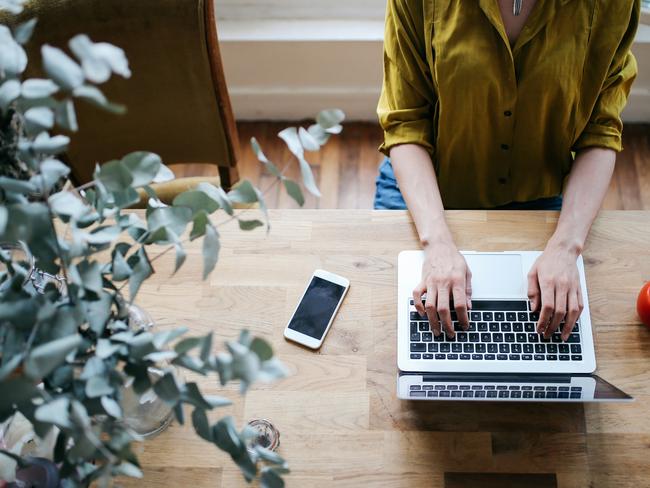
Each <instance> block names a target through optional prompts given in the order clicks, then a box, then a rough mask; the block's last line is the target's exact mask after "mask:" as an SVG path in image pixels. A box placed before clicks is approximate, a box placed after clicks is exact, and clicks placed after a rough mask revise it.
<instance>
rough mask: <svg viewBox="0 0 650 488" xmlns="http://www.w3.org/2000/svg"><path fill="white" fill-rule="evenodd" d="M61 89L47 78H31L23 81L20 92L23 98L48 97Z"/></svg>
mask: <svg viewBox="0 0 650 488" xmlns="http://www.w3.org/2000/svg"><path fill="white" fill-rule="evenodd" d="M58 91H59V86H58V85H57V84H56V83H54V82H53V81H52V80H48V79H47V78H30V79H28V80H25V81H23V84H22V86H21V89H20V93H21V95H22V97H23V98H28V99H36V98H47V97H49V96H50V95H54V94H55V93H56V92H58Z"/></svg>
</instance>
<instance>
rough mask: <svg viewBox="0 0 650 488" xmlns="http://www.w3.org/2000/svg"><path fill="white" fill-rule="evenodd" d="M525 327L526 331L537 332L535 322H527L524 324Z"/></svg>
mask: <svg viewBox="0 0 650 488" xmlns="http://www.w3.org/2000/svg"><path fill="white" fill-rule="evenodd" d="M524 329H526V332H535V324H534V323H532V322H526V323H525V324H524Z"/></svg>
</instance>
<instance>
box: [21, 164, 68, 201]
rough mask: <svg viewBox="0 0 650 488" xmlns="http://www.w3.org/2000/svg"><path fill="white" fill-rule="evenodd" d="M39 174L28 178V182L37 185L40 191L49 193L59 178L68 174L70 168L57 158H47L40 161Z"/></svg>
mask: <svg viewBox="0 0 650 488" xmlns="http://www.w3.org/2000/svg"><path fill="white" fill-rule="evenodd" d="M39 169H40V174H36V175H34V176H32V177H31V178H30V182H31V183H33V184H34V185H35V186H36V187H38V189H39V191H40V192H41V193H49V192H50V191H51V190H52V188H54V186H55V185H56V184H57V183H58V182H59V180H61V178H63V177H66V176H68V174H70V168H69V167H68V166H66V165H65V164H63V163H62V162H61V161H59V160H58V159H54V158H47V159H45V160H43V162H41V165H40V168H39Z"/></svg>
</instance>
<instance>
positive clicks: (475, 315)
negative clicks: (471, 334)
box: [469, 312, 481, 322]
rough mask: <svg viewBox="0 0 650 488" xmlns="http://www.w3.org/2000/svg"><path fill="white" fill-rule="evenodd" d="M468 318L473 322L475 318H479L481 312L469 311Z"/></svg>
mask: <svg viewBox="0 0 650 488" xmlns="http://www.w3.org/2000/svg"><path fill="white" fill-rule="evenodd" d="M469 319H470V320H472V321H474V322H476V321H477V320H481V312H470V313H469Z"/></svg>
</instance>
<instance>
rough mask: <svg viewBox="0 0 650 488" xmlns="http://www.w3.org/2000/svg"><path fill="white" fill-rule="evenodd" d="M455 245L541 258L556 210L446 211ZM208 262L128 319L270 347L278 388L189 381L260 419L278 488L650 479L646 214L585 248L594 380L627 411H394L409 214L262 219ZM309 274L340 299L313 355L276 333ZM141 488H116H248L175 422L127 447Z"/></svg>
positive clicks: (149, 289) (539, 407) (399, 406)
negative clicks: (642, 302)
mask: <svg viewBox="0 0 650 488" xmlns="http://www.w3.org/2000/svg"><path fill="white" fill-rule="evenodd" d="M447 219H448V221H449V225H450V228H451V231H452V233H453V235H454V238H455V240H456V242H457V243H458V245H459V247H461V248H465V249H476V250H484V251H489V250H513V249H521V250H531V249H540V248H541V247H542V246H543V245H544V243H545V242H546V240H547V239H548V238H549V236H550V235H551V233H552V232H553V229H554V226H555V224H556V222H557V214H556V213H552V212H485V211H468V212H463V211H456V212H448V214H447ZM221 235H222V251H221V257H220V262H219V264H218V266H217V269H216V270H215V272H214V273H213V274H212V276H211V277H210V279H209V280H207V281H205V282H202V281H200V272H201V260H200V256H201V250H200V244H199V243H193V244H190V245H189V247H188V259H187V263H186V265H185V267H184V268H183V269H182V270H181V271H180V272H179V273H178V274H177V275H176V276H174V277H173V278H172V279H170V274H171V270H172V267H173V259H174V258H173V255H172V254H170V255H169V256H165V257H164V258H162V259H160V260H159V261H156V264H157V265H159V266H158V267H157V273H156V275H155V276H154V277H153V278H152V279H151V280H150V281H148V282H147V283H145V285H144V286H143V292H142V296H141V298H140V300H139V301H140V305H142V306H143V307H145V308H146V309H147V310H149V311H150V312H151V313H152V315H153V316H154V317H155V319H156V320H157V321H158V323H159V324H160V326H161V327H169V326H171V325H187V326H189V327H190V328H191V329H192V331H193V332H195V333H197V334H202V333H206V332H208V331H213V332H214V333H215V339H216V340H215V348H218V347H221V344H222V342H223V341H224V340H226V339H232V338H235V337H237V335H238V332H239V330H240V329H241V328H244V327H246V328H249V329H250V330H252V331H253V332H254V333H255V334H258V335H261V336H263V337H265V338H267V339H268V340H270V341H271V342H272V343H273V345H274V349H275V351H276V352H277V354H278V355H279V357H280V358H281V359H282V360H283V361H284V362H285V363H286V364H287V366H288V368H289V370H290V372H291V376H290V377H289V378H287V379H285V380H283V381H281V382H278V383H276V384H274V385H260V386H258V387H255V388H253V390H252V391H251V392H250V393H249V394H248V395H247V396H246V397H245V398H241V397H240V396H239V393H238V391H237V387H236V385H229V386H228V387H226V388H221V387H219V386H218V385H217V383H216V381H214V379H211V378H202V377H198V376H196V375H193V374H191V373H185V377H186V379H188V380H190V379H191V380H192V381H197V382H198V383H199V385H200V386H201V387H202V388H204V389H205V390H206V391H207V392H208V393H210V394H220V395H224V396H227V397H228V398H231V399H232V400H233V405H232V406H230V407H228V408H226V409H224V410H223V411H221V412H216V413H213V418H216V415H219V414H220V413H225V414H229V415H233V416H234V417H235V418H236V420H237V422H238V423H239V424H241V423H243V422H245V421H248V420H249V419H251V418H253V417H264V418H268V419H269V420H271V421H272V422H273V423H274V424H275V425H276V426H277V427H278V429H279V430H280V432H281V446H280V452H281V454H282V455H284V456H285V457H286V458H287V459H288V461H289V463H290V465H291V469H292V473H291V474H290V475H289V476H288V478H287V485H288V486H289V487H317V488H319V487H330V486H336V487H359V486H364V487H365V486H371V487H391V488H392V487H409V488H412V487H429V486H441V487H442V486H445V487H447V488H454V487H465V486H472V487H474V486H485V487H490V486H504V487H511V486H514V487H517V486H527V487H528V486H531V487H558V488H585V487H587V486H591V487H594V488H601V487H602V488H608V487H614V486H615V487H628V486H629V487H635V488H638V487H641V486H647V485H648V479H650V456H648V446H649V445H650V427H649V425H650V424H648V422H647V419H648V417H649V416H650V407H649V406H648V405H649V402H648V400H650V360H649V359H648V358H649V357H650V331H649V330H648V329H647V328H645V327H643V326H642V325H640V323H639V321H638V318H637V317H636V314H635V311H634V306H635V297H636V292H637V291H638V289H639V288H640V287H641V285H642V284H643V282H644V281H645V280H649V279H650V265H649V263H650V248H649V247H648V242H650V213H648V212H632V211H628V212H620V211H605V212H602V213H601V215H600V216H599V218H598V219H597V221H596V223H595V225H594V227H593V231H592V232H591V235H590V237H589V240H588V242H587V245H586V247H585V253H584V256H585V262H586V270H587V280H588V286H589V293H590V300H591V306H592V315H593V316H592V320H593V324H594V330H595V339H596V345H597V362H598V373H599V374H600V375H601V376H602V377H604V378H605V379H606V380H609V381H612V382H613V383H615V384H616V385H618V386H620V387H622V388H623V389H625V390H626V391H627V392H628V393H630V394H632V395H633V396H635V397H637V401H636V403H633V404H630V405H614V404H609V405H597V404H591V405H587V406H583V405H579V404H577V405H576V404H570V405H569V404H566V405H562V404H557V405H549V404H546V405H543V404H534V403H528V404H498V403H481V404H472V403H462V402H450V403H435V402H420V403H417V402H405V401H400V400H397V398H396V396H395V380H396V354H395V353H396V351H395V344H396V325H395V324H396V312H395V308H396V298H397V297H396V294H395V290H396V286H397V283H396V276H397V255H398V253H399V252H400V251H402V250H404V249H417V248H418V241H417V237H416V234H415V231H414V228H413V224H412V222H411V220H410V218H409V216H408V214H407V213H406V212H375V211H369V210H345V211H342V210H319V211H313V210H305V211H299V210H273V211H271V232H270V234H269V235H268V236H267V235H266V233H265V232H264V231H256V232H252V233H243V232H240V231H239V230H238V229H236V228H235V227H234V226H231V225H226V226H224V227H223V228H222V230H221ZM317 267H323V268H325V269H327V270H329V271H332V272H335V273H339V274H342V275H344V276H347V277H348V278H349V279H350V281H351V288H350V292H349V295H348V296H347V298H346V300H345V302H344V304H343V306H342V307H341V310H340V312H339V315H338V317H337V319H336V322H335V324H334V326H333V327H332V330H331V331H330V334H329V336H328V338H327V340H326V341H325V344H324V345H323V347H322V348H321V350H320V351H318V352H312V351H309V350H307V349H305V348H302V347H299V346H296V345H293V344H291V343H289V342H286V341H285V340H284V339H283V337H282V332H283V328H284V326H285V324H286V322H287V320H288V319H289V316H290V315H291V312H292V310H293V307H294V306H295V303H296V300H297V299H298V297H299V296H300V293H301V292H302V290H303V288H304V286H305V283H306V281H307V280H308V278H309V276H310V275H311V273H312V272H313V270H314V269H315V268H317ZM137 451H138V452H139V455H140V460H141V462H142V464H143V466H144V472H145V479H144V480H141V481H128V482H126V483H125V484H126V485H127V486H138V487H143V486H144V487H147V486H192V487H197V488H198V487H203V486H206V487H207V486H211V487H215V486H216V487H219V486H221V487H239V486H242V487H243V486H247V485H246V483H245V481H244V480H243V479H242V477H241V475H240V474H239V473H238V472H237V469H236V468H235V467H234V466H233V465H232V462H231V461H230V459H229V458H228V457H227V456H226V455H224V454H223V453H221V452H220V451H218V450H217V449H216V448H214V447H213V446H211V445H209V444H207V443H206V442H204V441H202V440H201V439H200V438H198V437H197V436H196V435H195V434H194V433H193V431H192V428H191V427H188V426H178V425H175V424H174V425H172V426H171V427H170V428H169V429H168V430H167V431H165V432H163V433H162V434H161V435H160V436H159V437H157V438H156V439H153V440H151V441H148V442H146V443H144V444H141V445H139V446H137Z"/></svg>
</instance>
